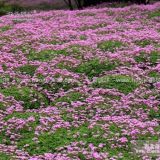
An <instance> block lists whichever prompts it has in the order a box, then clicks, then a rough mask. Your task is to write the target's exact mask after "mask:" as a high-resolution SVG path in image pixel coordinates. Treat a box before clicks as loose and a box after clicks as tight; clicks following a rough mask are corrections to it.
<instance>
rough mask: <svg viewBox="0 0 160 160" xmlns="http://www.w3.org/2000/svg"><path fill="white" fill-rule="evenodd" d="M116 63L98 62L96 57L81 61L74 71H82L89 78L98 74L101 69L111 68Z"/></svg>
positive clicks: (107, 69) (114, 66) (113, 67)
mask: <svg viewBox="0 0 160 160" xmlns="http://www.w3.org/2000/svg"><path fill="white" fill-rule="evenodd" d="M117 66H118V65H117V64H116V63H111V62H100V61H99V60H98V59H93V60H90V61H88V62H85V63H82V64H81V65H80V66H78V67H77V68H76V69H75V71H76V72H77V73H84V74H85V75H87V76H88V77H89V78H93V77H95V76H98V75H99V74H100V73H102V72H103V71H109V70H113V69H115V68H116V67H117Z"/></svg>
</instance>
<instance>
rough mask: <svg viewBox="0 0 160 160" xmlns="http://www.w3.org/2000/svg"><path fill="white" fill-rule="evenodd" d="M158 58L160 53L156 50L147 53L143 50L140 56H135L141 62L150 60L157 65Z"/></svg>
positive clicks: (159, 58)
mask: <svg viewBox="0 0 160 160" xmlns="http://www.w3.org/2000/svg"><path fill="white" fill-rule="evenodd" d="M158 60H160V54H159V53H158V52H156V51H154V52H151V53H150V54H147V53H145V52H141V53H140V55H139V56H136V57H135V61H136V62H138V63H140V62H144V63H145V62H150V63H151V64H152V65H155V64H156V63H157V62H158Z"/></svg>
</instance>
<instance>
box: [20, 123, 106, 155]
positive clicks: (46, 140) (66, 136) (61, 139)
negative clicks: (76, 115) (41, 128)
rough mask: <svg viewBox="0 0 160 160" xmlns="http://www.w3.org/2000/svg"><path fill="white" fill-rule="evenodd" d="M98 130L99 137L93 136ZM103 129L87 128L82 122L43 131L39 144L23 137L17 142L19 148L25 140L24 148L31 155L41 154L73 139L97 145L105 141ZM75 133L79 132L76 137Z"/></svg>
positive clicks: (67, 143) (53, 150)
mask: <svg viewBox="0 0 160 160" xmlns="http://www.w3.org/2000/svg"><path fill="white" fill-rule="evenodd" d="M96 132H99V133H100V134H99V137H94V136H93V134H95V133H96ZM103 132H104V131H103V130H102V129H101V128H100V127H98V126H97V127H96V126H95V127H94V128H93V129H89V128H88V125H87V124H84V125H82V126H80V127H78V128H71V129H70V130H69V129H65V128H61V129H58V130H57V131H56V132H55V133H44V134H42V135H40V136H39V138H38V140H39V144H35V143H34V142H33V141H32V140H30V141H29V139H25V140H24V141H23V140H21V141H20V142H18V146H19V148H22V147H23V146H24V145H25V144H26V141H27V144H29V147H28V148H26V151H28V152H29V153H30V154H31V155H33V154H43V153H48V152H55V151H56V149H57V148H58V147H62V146H65V145H69V144H70V143H71V142H74V141H84V142H86V143H87V144H89V143H93V144H94V145H95V146H98V145H99V144H100V143H104V142H106V144H107V143H108V142H107V140H106V139H104V138H102V137H101V135H102V134H103ZM76 133H79V136H78V137H76V138H75V137H74V136H73V135H75V134H76Z"/></svg>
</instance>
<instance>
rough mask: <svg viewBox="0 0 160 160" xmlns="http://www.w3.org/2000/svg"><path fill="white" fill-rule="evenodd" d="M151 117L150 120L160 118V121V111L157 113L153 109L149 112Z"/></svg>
mask: <svg viewBox="0 0 160 160" xmlns="http://www.w3.org/2000/svg"><path fill="white" fill-rule="evenodd" d="M149 116H150V118H158V119H160V109H159V110H158V111H155V110H153V109H151V110H150V111H149Z"/></svg>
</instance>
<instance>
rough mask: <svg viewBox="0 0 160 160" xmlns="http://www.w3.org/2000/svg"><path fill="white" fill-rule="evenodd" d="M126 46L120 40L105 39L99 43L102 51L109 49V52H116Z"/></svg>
mask: <svg viewBox="0 0 160 160" xmlns="http://www.w3.org/2000/svg"><path fill="white" fill-rule="evenodd" d="M122 46H124V44H123V43H122V42H120V41H112V40H109V41H104V42H101V43H99V44H98V46H97V47H98V48H100V49H101V50H102V51H109V52H112V53H113V52H115V51H116V50H117V49H118V48H120V47H122Z"/></svg>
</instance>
